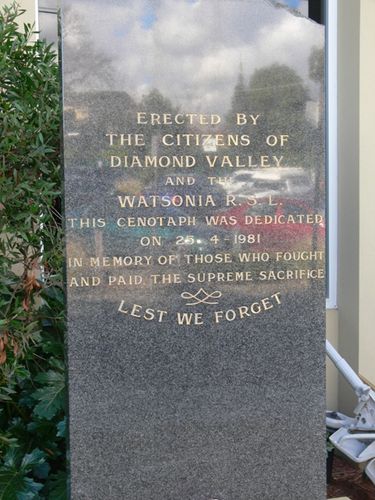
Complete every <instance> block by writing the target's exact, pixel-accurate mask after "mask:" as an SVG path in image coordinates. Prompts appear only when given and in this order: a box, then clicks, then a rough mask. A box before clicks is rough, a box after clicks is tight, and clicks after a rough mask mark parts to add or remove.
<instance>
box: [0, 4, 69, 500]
mask: <svg viewBox="0 0 375 500" xmlns="http://www.w3.org/2000/svg"><path fill="white" fill-rule="evenodd" d="M22 13H23V11H22V10H20V9H19V8H18V7H17V5H16V4H12V5H10V6H8V7H3V8H2V9H1V10H0V223H1V231H0V266H1V280H0V500H33V499H53V500H58V499H61V500H63V499H65V498H66V472H65V427H66V420H65V397H66V396H65V374H64V361H63V360H64V318H63V314H64V294H63V286H62V259H63V252H62V236H61V221H60V210H59V202H58V200H59V197H60V185H61V182H60V163H59V127H60V104H59V100H60V98H59V94H60V92H59V77H58V65H57V62H56V54H55V52H54V50H53V49H52V47H51V46H48V45H46V44H45V43H44V42H42V41H35V40H34V39H33V38H34V33H33V28H32V27H31V26H30V25H28V24H24V25H23V26H22V27H20V26H19V25H18V19H19V16H20V14H22Z"/></svg>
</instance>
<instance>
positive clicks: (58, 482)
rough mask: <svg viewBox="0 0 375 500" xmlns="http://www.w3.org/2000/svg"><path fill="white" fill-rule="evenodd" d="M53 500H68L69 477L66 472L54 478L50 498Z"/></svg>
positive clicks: (51, 483) (50, 488)
mask: <svg viewBox="0 0 375 500" xmlns="http://www.w3.org/2000/svg"><path fill="white" fill-rule="evenodd" d="M48 498H50V499H51V500H52V499H53V500H66V499H67V498H68V496H67V475H66V473H65V472H59V473H57V474H55V475H54V476H52V478H51V482H50V487H49V496H48Z"/></svg>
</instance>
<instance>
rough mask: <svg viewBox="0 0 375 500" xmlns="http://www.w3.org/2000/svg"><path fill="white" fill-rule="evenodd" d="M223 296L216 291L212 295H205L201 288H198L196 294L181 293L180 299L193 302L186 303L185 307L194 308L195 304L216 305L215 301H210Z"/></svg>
mask: <svg viewBox="0 0 375 500" xmlns="http://www.w3.org/2000/svg"><path fill="white" fill-rule="evenodd" d="M222 295H223V294H222V293H221V292H220V291H219V290H216V291H215V292H212V293H207V292H206V291H205V290H204V289H203V288H200V289H199V290H198V291H197V293H195V294H194V293H190V292H183V293H182V294H181V297H182V298H183V299H185V300H191V299H192V300H193V302H187V303H186V305H187V306H196V305H197V304H211V305H214V304H218V302H217V301H213V300H212V299H219V298H220V297H221V296H222Z"/></svg>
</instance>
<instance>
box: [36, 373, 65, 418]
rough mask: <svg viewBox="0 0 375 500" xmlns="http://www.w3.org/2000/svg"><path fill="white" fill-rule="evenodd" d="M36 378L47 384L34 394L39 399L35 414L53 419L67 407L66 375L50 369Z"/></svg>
mask: <svg viewBox="0 0 375 500" xmlns="http://www.w3.org/2000/svg"><path fill="white" fill-rule="evenodd" d="M35 379H36V380H37V381H38V382H41V383H44V384H46V385H45V386H44V387H41V388H40V389H37V390H36V391H34V392H33V394H32V396H33V398H34V399H36V400H38V401H39V403H38V404H37V405H36V406H35V408H34V411H33V414H34V415H35V416H37V417H40V418H45V419H47V420H51V419H52V418H53V417H54V416H55V415H56V414H57V413H58V412H59V411H61V410H63V409H64V408H65V376H64V374H63V373H59V372H57V371H52V370H49V371H48V372H46V373H41V374H39V375H38V376H37V377H35Z"/></svg>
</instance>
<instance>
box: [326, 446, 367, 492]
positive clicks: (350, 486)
mask: <svg viewBox="0 0 375 500" xmlns="http://www.w3.org/2000/svg"><path fill="white" fill-rule="evenodd" d="M337 497H348V498H350V500H375V486H374V485H373V484H372V482H371V481H370V480H369V479H368V478H367V477H366V476H365V475H364V474H363V473H362V471H361V470H360V469H359V468H358V466H356V465H353V464H351V463H349V462H348V461H347V460H345V459H344V458H341V457H339V456H338V455H335V456H334V460H333V473H332V482H331V484H329V485H328V487H327V498H337Z"/></svg>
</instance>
